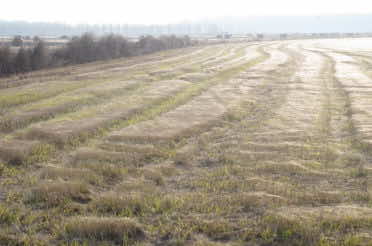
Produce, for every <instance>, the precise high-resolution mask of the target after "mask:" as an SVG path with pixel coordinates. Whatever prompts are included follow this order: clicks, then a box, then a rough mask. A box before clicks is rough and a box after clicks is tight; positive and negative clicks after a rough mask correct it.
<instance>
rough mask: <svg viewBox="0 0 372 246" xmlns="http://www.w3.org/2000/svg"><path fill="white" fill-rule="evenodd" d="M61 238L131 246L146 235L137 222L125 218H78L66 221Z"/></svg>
mask: <svg viewBox="0 0 372 246" xmlns="http://www.w3.org/2000/svg"><path fill="white" fill-rule="evenodd" d="M63 236H64V237H66V238H68V239H69V240H71V241H74V240H78V241H79V240H88V241H93V242H95V243H97V241H111V242H114V243H115V244H120V245H132V244H133V243H134V242H135V241H140V240H143V239H145V237H146V234H145V232H144V230H143V228H142V227H141V225H139V224H138V223H137V222H135V221H134V220H131V219H127V218H98V217H78V218H73V219H71V220H70V221H68V222H67V223H66V225H65V228H64V233H63Z"/></svg>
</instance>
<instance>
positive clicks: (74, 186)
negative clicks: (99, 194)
mask: <svg viewBox="0 0 372 246" xmlns="http://www.w3.org/2000/svg"><path fill="white" fill-rule="evenodd" d="M90 200H91V191H90V190H89V187H88V186H87V185H86V184H84V183H72V182H59V181H54V182H43V183H40V184H38V185H37V186H36V187H33V188H32V189H31V190H30V192H29V193H28V194H27V195H26V197H25V201H26V202H27V203H29V204H31V205H41V206H46V207H54V206H59V205H61V204H64V203H66V202H69V201H74V202H80V203H85V202H88V201H90Z"/></svg>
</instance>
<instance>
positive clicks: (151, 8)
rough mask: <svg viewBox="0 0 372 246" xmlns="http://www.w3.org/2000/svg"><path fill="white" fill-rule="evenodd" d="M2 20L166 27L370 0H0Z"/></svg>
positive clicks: (359, 10)
mask: <svg viewBox="0 0 372 246" xmlns="http://www.w3.org/2000/svg"><path fill="white" fill-rule="evenodd" d="M0 7H1V15H0V19H2V20H25V21H48V22H63V23H70V24H79V23H81V24H85V23H86V24H97V23H98V24H103V23H105V24H108V23H112V24H125V23H128V24H166V23H176V22H182V21H193V20H200V19H213V18H214V17H226V16H236V17H247V16H257V15H324V14H372V0H58V1H56V0H15V1H14V0H13V1H6V0H2V1H1V4H0Z"/></svg>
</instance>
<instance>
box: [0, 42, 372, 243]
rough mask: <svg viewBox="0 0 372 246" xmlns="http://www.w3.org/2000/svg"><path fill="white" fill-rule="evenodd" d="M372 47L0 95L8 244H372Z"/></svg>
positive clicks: (302, 51)
mask: <svg viewBox="0 0 372 246" xmlns="http://www.w3.org/2000/svg"><path fill="white" fill-rule="evenodd" d="M369 41H370V46H365V44H366V40H357V39H356V40H352V39H350V40H349V41H348V42H349V43H347V42H346V41H343V42H346V43H347V44H349V45H344V46H342V44H343V43H338V42H339V40H316V41H312V40H307V41H286V42H272V43H250V44H225V45H215V46H210V47H197V48H190V49H185V50H177V51H169V52H164V53H161V54H155V55H150V56H146V57H143V58H142V60H141V59H140V58H134V59H133V60H116V61H112V62H107V63H96V64H90V65H84V66H81V67H73V68H65V70H64V71H61V69H57V70H50V71H44V72H38V73H36V74H33V75H29V77H28V78H20V79H17V78H13V79H14V85H11V84H10V81H11V80H10V79H6V80H3V81H0V88H4V89H1V90H0V117H1V118H0V136H1V137H2V140H1V141H0V163H3V164H1V165H0V174H1V176H0V182H1V186H0V228H2V230H1V231H0V245H3V244H4V245H39V244H37V243H36V242H38V243H40V245H61V244H67V245H134V244H136V245H222V244H228V245H230V244H231V245H370V244H371V243H372V233H371V231H372V208H371V204H372V193H371V192H372V191H371V188H372V183H371V177H372V176H371V175H372V166H371V161H372V155H371V150H372V148H371V147H372V121H371V114H372V106H371V105H372V104H371V102H372V73H371V71H370V69H371V68H372V65H371V64H372V55H371V56H369V54H372V52H368V50H372V40H369ZM332 42H334V43H335V44H336V43H338V45H335V46H333V45H332ZM362 44H363V45H364V46H365V47H360V46H361V45H362ZM358 45H359V46H358ZM335 47H337V48H335ZM358 47H360V48H358ZM49 80H50V81H49ZM84 243H85V244H84Z"/></svg>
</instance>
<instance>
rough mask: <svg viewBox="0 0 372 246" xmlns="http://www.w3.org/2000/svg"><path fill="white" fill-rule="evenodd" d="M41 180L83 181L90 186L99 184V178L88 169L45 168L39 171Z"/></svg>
mask: <svg viewBox="0 0 372 246" xmlns="http://www.w3.org/2000/svg"><path fill="white" fill-rule="evenodd" d="M40 178H41V179H51V180H63V181H68V180H73V181H80V180H84V181H86V182H88V183H90V184H99V183H100V182H101V180H100V179H101V178H100V177H98V176H97V175H96V174H95V173H94V172H93V171H91V170H88V169H78V168H66V167H45V168H43V169H42V170H41V171H40Z"/></svg>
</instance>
